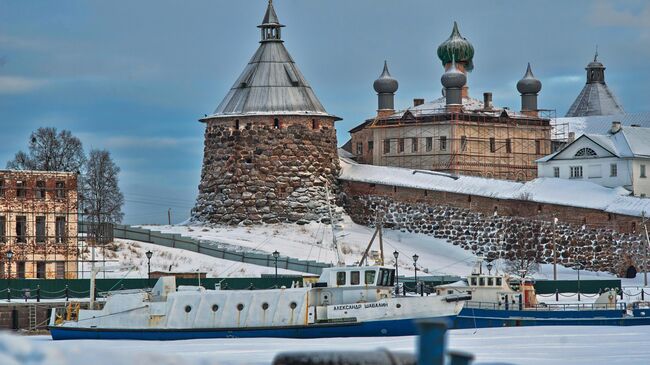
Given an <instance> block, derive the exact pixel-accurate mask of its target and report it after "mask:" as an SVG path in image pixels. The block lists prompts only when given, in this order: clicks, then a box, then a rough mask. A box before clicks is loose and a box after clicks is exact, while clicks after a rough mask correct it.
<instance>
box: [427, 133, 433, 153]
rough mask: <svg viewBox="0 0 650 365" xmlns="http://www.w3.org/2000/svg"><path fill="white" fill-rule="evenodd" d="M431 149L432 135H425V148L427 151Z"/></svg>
mask: <svg viewBox="0 0 650 365" xmlns="http://www.w3.org/2000/svg"><path fill="white" fill-rule="evenodd" d="M432 149H433V137H427V139H426V150H427V152H431V150H432Z"/></svg>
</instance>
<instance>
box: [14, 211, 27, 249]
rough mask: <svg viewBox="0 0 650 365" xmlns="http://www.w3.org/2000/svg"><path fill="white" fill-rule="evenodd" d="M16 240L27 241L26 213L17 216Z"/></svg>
mask: <svg viewBox="0 0 650 365" xmlns="http://www.w3.org/2000/svg"><path fill="white" fill-rule="evenodd" d="M16 242H19V243H25V242H27V217H25V216H24V215H19V216H17V217H16Z"/></svg>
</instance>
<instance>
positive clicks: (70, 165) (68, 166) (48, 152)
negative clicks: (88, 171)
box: [7, 127, 86, 172]
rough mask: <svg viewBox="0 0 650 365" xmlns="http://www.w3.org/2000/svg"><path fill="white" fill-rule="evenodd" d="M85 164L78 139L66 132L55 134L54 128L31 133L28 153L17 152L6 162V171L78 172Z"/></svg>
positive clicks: (84, 157) (45, 128)
mask: <svg viewBox="0 0 650 365" xmlns="http://www.w3.org/2000/svg"><path fill="white" fill-rule="evenodd" d="M85 162H86V155H85V154H84V150H83V146H82V144H81V141H80V140H79V138H77V137H75V136H73V135H72V133H71V132H70V131H68V130H62V131H61V132H58V133H57V130H56V128H54V127H42V128H39V129H37V130H36V131H34V132H32V134H31V136H30V139H29V152H27V153H25V152H23V151H18V152H17V153H16V155H15V156H14V159H13V160H11V161H9V162H7V168H8V169H14V170H42V171H68V172H80V171H81V170H82V168H83V165H84V163H85Z"/></svg>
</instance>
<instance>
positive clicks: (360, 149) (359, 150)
mask: <svg viewBox="0 0 650 365" xmlns="http://www.w3.org/2000/svg"><path fill="white" fill-rule="evenodd" d="M362 154H363V142H357V155H362Z"/></svg>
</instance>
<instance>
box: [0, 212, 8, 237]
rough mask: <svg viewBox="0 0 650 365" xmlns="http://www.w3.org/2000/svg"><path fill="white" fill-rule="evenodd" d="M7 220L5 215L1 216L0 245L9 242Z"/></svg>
mask: <svg viewBox="0 0 650 365" xmlns="http://www.w3.org/2000/svg"><path fill="white" fill-rule="evenodd" d="M6 229H7V218H5V216H4V215H0V243H6V242H7V231H6Z"/></svg>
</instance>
